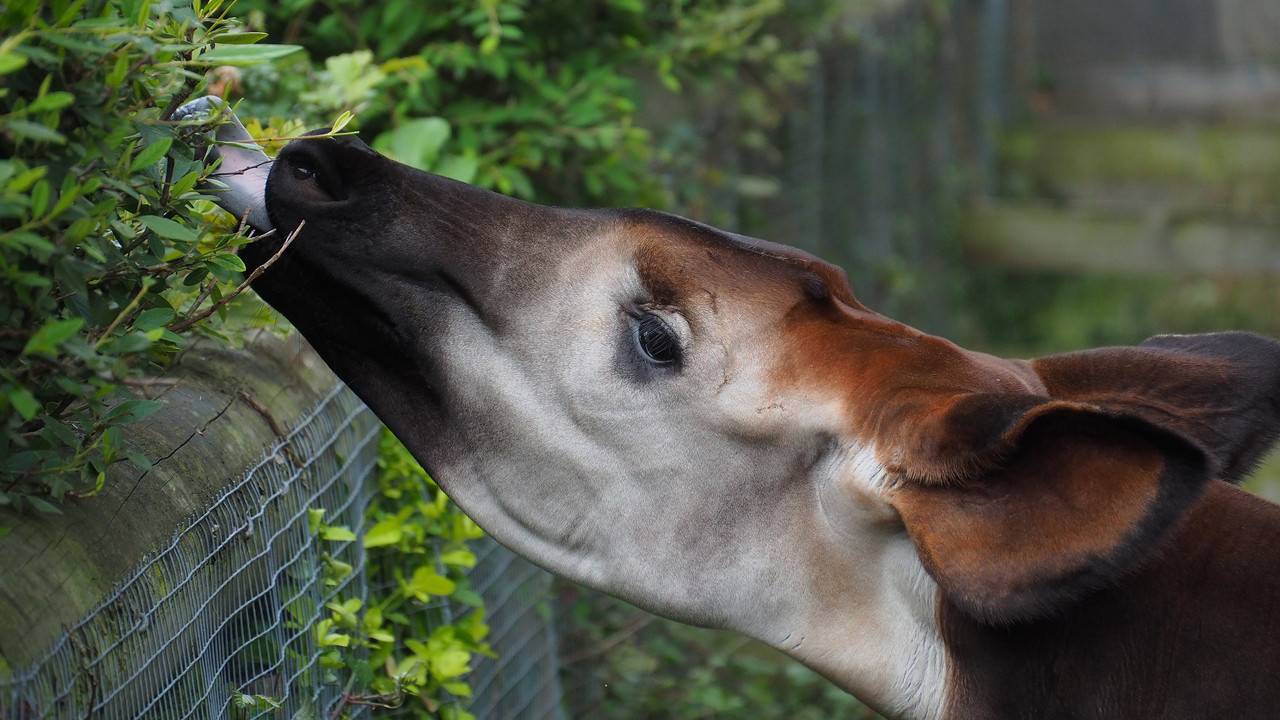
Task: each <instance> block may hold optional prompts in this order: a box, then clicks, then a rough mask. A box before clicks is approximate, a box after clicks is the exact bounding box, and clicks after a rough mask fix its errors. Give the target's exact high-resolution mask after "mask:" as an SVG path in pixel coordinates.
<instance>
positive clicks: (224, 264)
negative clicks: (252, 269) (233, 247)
mask: <svg viewBox="0 0 1280 720" xmlns="http://www.w3.org/2000/svg"><path fill="white" fill-rule="evenodd" d="M209 262H210V263H213V264H214V265H217V266H218V267H220V268H224V269H227V270H233V271H235V272H244V270H245V267H244V261H243V260H241V259H240V257H239V256H238V255H233V254H231V253H223V254H221V255H214V256H213V257H211V258H209Z"/></svg>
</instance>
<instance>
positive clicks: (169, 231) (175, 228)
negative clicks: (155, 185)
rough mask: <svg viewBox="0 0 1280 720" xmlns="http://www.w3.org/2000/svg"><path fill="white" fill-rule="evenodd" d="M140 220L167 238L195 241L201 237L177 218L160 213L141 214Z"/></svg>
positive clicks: (157, 233) (154, 231)
mask: <svg viewBox="0 0 1280 720" xmlns="http://www.w3.org/2000/svg"><path fill="white" fill-rule="evenodd" d="M138 220H139V222H141V223H142V224H143V225H146V226H147V228H148V229H150V230H151V232H153V233H155V234H156V235H159V236H160V237H162V238H165V239H167V240H180V241H182V242H189V243H193V242H196V241H198V240H199V239H200V236H199V235H197V234H196V231H195V230H193V229H191V228H189V227H187V226H186V225H183V224H182V223H180V222H177V221H176V220H170V219H169V218H166V217H160V216H159V215H139V216H138ZM197 282H199V281H197Z"/></svg>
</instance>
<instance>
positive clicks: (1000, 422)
mask: <svg viewBox="0 0 1280 720" xmlns="http://www.w3.org/2000/svg"><path fill="white" fill-rule="evenodd" d="M919 433H920V434H919V435H918V440H919V443H918V445H917V446H916V447H915V448H914V452H916V453H920V454H921V456H920V457H916V458H912V457H906V456H902V457H900V458H899V459H900V460H901V461H902V464H901V465H900V466H898V467H897V470H898V475H899V477H900V478H901V480H900V482H898V483H897V484H896V486H895V490H894V496H893V499H892V501H891V502H892V504H893V505H894V507H895V508H897V510H898V512H899V514H900V515H901V516H902V519H903V521H904V523H905V524H906V528H907V532H908V533H909V534H910V536H911V540H912V542H913V543H914V544H915V546H916V551H917V553H918V554H919V556H920V559H921V562H922V563H923V564H924V566H925V569H926V570H927V571H928V572H929V574H930V575H931V576H932V577H933V578H934V579H935V580H936V581H937V582H938V584H939V586H940V588H941V589H942V592H943V595H944V596H945V597H946V598H947V599H948V600H950V601H951V602H952V603H953V604H955V605H956V606H957V607H959V608H960V609H961V610H963V611H965V612H966V613H968V614H970V615H972V616H973V617H975V618H977V619H979V620H981V621H983V622H988V623H995V624H1006V623H1013V622H1020V621H1024V620H1030V619H1034V618H1038V617H1044V616H1046V615H1050V614H1053V613H1055V612H1058V611H1060V610H1061V609H1062V608H1063V607H1064V606H1065V605H1066V604H1068V603H1070V602H1071V601H1073V600H1074V599H1075V598H1077V597H1079V596H1081V595H1083V594H1085V593H1086V592H1089V591H1091V590H1095V589H1097V588H1099V587H1105V586H1108V585H1111V584H1113V583H1114V582H1115V581H1116V580H1117V579H1119V578H1120V577H1121V576H1123V575H1125V574H1126V573H1128V572H1131V571H1132V570H1133V569H1134V568H1135V567H1137V566H1138V565H1139V564H1140V563H1141V562H1142V561H1143V560H1145V559H1146V558H1147V557H1149V556H1150V555H1151V554H1152V553H1154V552H1155V551H1156V549H1157V548H1158V547H1159V546H1160V544H1161V543H1162V541H1163V540H1164V538H1165V537H1166V536H1167V535H1168V533H1169V531H1170V530H1171V529H1172V528H1173V527H1174V526H1175V525H1176V524H1177V522H1178V521H1179V520H1180V519H1181V518H1182V516H1183V515H1184V514H1185V512H1186V511H1187V510H1188V509H1189V508H1190V507H1191V506H1192V504H1193V503H1194V502H1195V501H1196V499H1197V498H1198V497H1199V495H1200V492H1201V490H1202V489H1203V488H1204V486H1205V485H1206V484H1207V483H1208V482H1209V480H1210V478H1211V473H1210V472H1209V467H1208V461H1207V458H1206V456H1205V454H1204V452H1203V451H1202V450H1201V449H1200V448H1199V446H1198V445H1197V444H1195V443H1194V442H1192V441H1190V440H1188V439H1186V438H1184V437H1183V436H1181V435H1180V434H1178V433H1176V432H1173V431H1170V430H1168V429H1166V428H1163V427H1161V426H1158V425H1155V424H1153V423H1151V422H1148V421H1147V420H1145V419H1143V418H1140V417H1135V416H1131V415H1123V414H1117V413H1112V412H1109V411H1107V410H1104V409H1102V408H1099V407H1097V406H1090V405H1086V404H1083V403H1075V402H1065V401H1060V400H1051V399H1048V398H1043V397H1036V396H1030V395H1022V394H985V393H979V394H972V395H965V396H961V397H959V398H956V399H953V401H952V402H950V403H948V404H946V405H945V406H943V407H939V408H937V411H936V412H934V413H932V414H930V415H929V416H928V417H927V419H926V420H925V421H924V422H922V423H921V424H920V427H919ZM931 447H932V448H936V449H937V451H938V452H941V453H945V454H946V455H948V456H955V455H957V454H959V455H963V456H964V457H961V458H958V460H959V461H960V462H958V463H954V464H952V465H951V467H953V468H955V470H954V472H953V473H952V474H950V475H938V474H936V473H939V472H945V471H941V470H940V469H941V468H945V467H947V465H945V464H943V463H940V462H938V460H936V459H934V458H931V457H928V454H929V453H930V450H929V448H931ZM913 469H914V470H915V471H914V472H913ZM920 470H924V472H923V473H921V472H919V471H920ZM931 473H933V474H931Z"/></svg>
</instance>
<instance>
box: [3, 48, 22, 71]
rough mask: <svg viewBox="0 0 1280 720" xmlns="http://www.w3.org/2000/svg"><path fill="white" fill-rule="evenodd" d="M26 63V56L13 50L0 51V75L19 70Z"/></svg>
mask: <svg viewBox="0 0 1280 720" xmlns="http://www.w3.org/2000/svg"><path fill="white" fill-rule="evenodd" d="M26 64H27V56H26V55H21V54H19V53H13V52H0V75H8V74H9V73H12V72H17V71H18V70H21V69H22V68H23V66H25V65H26Z"/></svg>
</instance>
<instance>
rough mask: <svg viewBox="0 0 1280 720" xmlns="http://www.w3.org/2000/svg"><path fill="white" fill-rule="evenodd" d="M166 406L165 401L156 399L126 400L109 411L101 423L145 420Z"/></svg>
mask: <svg viewBox="0 0 1280 720" xmlns="http://www.w3.org/2000/svg"><path fill="white" fill-rule="evenodd" d="M162 407H164V403H161V402H157V401H155V400H125V401H124V402H122V403H120V404H119V405H116V406H115V407H113V408H111V409H110V410H108V411H107V414H106V415H103V416H102V419H101V420H100V421H99V422H100V423H103V424H105V423H108V422H115V423H133V422H138V421H139V420H145V419H147V418H149V417H151V416H152V415H154V414H155V412H156V411H157V410H159V409H160V408H162Z"/></svg>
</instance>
